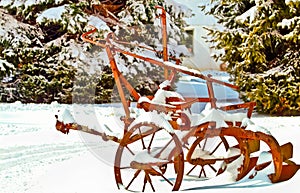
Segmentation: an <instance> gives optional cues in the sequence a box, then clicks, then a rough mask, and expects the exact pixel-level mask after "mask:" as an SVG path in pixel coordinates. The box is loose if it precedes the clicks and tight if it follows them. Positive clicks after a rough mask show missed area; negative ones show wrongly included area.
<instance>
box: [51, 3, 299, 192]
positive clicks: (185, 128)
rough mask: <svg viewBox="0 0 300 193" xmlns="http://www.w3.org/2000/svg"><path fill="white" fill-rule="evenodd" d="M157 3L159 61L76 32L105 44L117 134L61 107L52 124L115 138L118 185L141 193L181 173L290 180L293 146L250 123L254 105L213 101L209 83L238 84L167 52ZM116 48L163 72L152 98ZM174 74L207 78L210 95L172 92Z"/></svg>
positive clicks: (177, 180) (173, 182) (175, 181)
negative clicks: (117, 111) (129, 75)
mask: <svg viewBox="0 0 300 193" xmlns="http://www.w3.org/2000/svg"><path fill="white" fill-rule="evenodd" d="M157 8H158V9H161V10H162V12H161V15H160V17H161V20H162V23H163V29H162V34H163V51H162V54H163V59H159V58H150V57H148V56H142V55H139V54H135V53H132V52H130V51H129V49H126V45H128V44H129V43H127V44H124V42H120V41H118V40H117V38H116V37H115V35H114V34H113V33H110V34H108V36H107V38H106V41H105V43H103V41H101V42H100V41H99V40H97V39H93V38H92V37H90V35H91V34H92V33H94V32H96V28H94V29H92V30H91V31H89V32H87V33H85V34H83V35H82V38H83V40H84V41H87V42H90V43H92V44H95V45H98V46H100V47H103V48H105V49H106V52H107V55H108V58H109V61H110V67H111V69H112V72H113V75H114V79H115V83H116V86H117V89H118V93H119V96H120V99H121V102H122V107H123V108H124V112H125V113H124V116H122V117H121V120H122V121H121V122H122V125H121V127H122V131H123V133H122V135H114V134H113V132H110V133H107V132H101V131H97V130H96V129H94V128H89V127H88V126H86V125H80V124H78V123H77V122H76V120H75V119H74V118H73V116H72V115H71V113H70V112H69V111H67V110H66V111H63V112H62V115H57V116H56V118H57V121H56V129H57V130H58V131H61V132H63V133H65V134H66V133H69V131H70V130H78V131H82V132H86V133H91V134H93V135H99V136H101V137H102V138H103V139H104V140H111V141H114V142H116V143H118V148H117V151H116V154H115V161H114V174H115V180H116V184H117V187H118V188H119V189H126V190H129V191H143V192H144V191H146V190H147V189H150V190H152V191H159V190H161V189H162V190H164V191H166V189H167V188H168V187H169V190H173V191H176V190H179V189H180V186H181V184H182V181H183V180H184V178H186V177H187V176H189V177H192V179H195V180H196V179H197V178H199V179H201V180H204V179H210V178H213V177H222V175H225V174H226V175H227V176H228V174H230V176H231V177H232V179H233V180H234V181H239V180H242V179H255V177H256V176H257V175H259V173H260V172H261V171H263V170H267V171H268V173H267V174H268V176H267V177H268V178H269V180H270V181H271V182H273V183H275V182H281V181H285V180H288V179H290V178H291V177H292V176H293V175H294V174H295V173H296V172H297V170H298V169H299V165H297V164H295V163H294V162H293V161H291V158H292V156H293V146H292V144H291V143H286V144H283V145H280V144H279V143H278V141H277V140H276V139H275V138H274V137H273V136H272V135H271V134H270V132H269V131H268V130H267V129H265V128H263V127H260V126H257V125H255V124H254V123H253V122H252V121H251V116H252V112H253V110H254V108H255V102H245V103H239V104H233V105H225V106H219V105H218V103H217V99H216V97H215V93H214V87H213V85H221V86H224V87H228V88H231V89H234V90H237V89H238V87H237V86H235V85H232V84H230V83H228V82H223V81H221V80H218V79H215V78H214V77H212V76H210V75H204V74H202V73H201V72H200V71H198V70H194V69H190V68H188V67H185V66H181V65H180V60H178V59H176V58H174V57H170V56H168V51H167V41H166V39H167V32H166V25H165V24H166V12H165V10H164V9H163V8H162V7H157ZM135 46H136V45H135ZM143 47H144V46H143ZM147 49H148V50H150V48H147ZM153 51H155V50H153ZM117 52H118V53H122V54H124V55H129V56H132V57H135V58H138V59H141V60H144V61H147V62H149V63H151V64H153V65H158V66H160V67H162V69H164V72H165V73H164V75H165V81H163V82H162V83H161V84H160V85H159V89H158V90H157V92H156V93H155V95H154V96H141V95H140V94H139V93H138V92H137V91H136V90H135V89H134V88H133V86H132V85H131V84H130V83H129V82H128V81H127V80H126V78H125V77H124V76H123V75H122V73H121V72H120V70H119V69H118V65H117V62H118V61H116V60H115V57H114V54H115V53H117ZM176 73H182V74H186V75H189V76H193V77H196V78H200V79H202V80H203V81H205V83H206V86H207V92H208V97H195V98H190V97H184V96H182V95H181V94H179V93H178V92H176V90H175V91H173V90H172V89H171V87H172V85H173V84H174V81H175V78H174V77H175V74H176ZM125 89H127V91H128V92H129V93H130V95H131V97H133V98H134V99H135V100H136V101H137V104H136V108H138V109H139V110H140V111H139V114H138V115H136V114H135V116H132V113H131V110H130V108H131V107H130V105H131V103H130V102H129V99H127V98H126V95H125ZM199 102H205V103H208V104H209V105H208V107H207V108H205V109H204V110H203V111H202V112H200V113H195V112H192V111H191V110H190V108H191V106H192V105H193V104H194V103H199ZM241 109H243V111H239V110H241ZM106 127H107V128H109V124H107V125H106ZM113 129H114V128H110V129H107V130H112V131H113ZM261 144H264V146H265V148H264V149H261V147H262V145H261ZM162 183H163V184H166V185H163V186H162V185H161V184H162Z"/></svg>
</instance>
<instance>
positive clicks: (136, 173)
mask: <svg viewBox="0 0 300 193" xmlns="http://www.w3.org/2000/svg"><path fill="white" fill-rule="evenodd" d="M140 172H141V170H137V171H136V172H135V173H134V176H133V178H132V179H131V181H130V182H129V184H128V185H127V186H126V190H128V188H129V187H130V185H131V184H132V182H133V181H134V180H135V179H136V178H137V177H138V175H139V174H140Z"/></svg>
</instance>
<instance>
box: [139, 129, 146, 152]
mask: <svg viewBox="0 0 300 193" xmlns="http://www.w3.org/2000/svg"><path fill="white" fill-rule="evenodd" d="M139 132H140V136H142V132H141V128H139ZM141 142H142V146H143V149H146V146H145V142H144V138H143V137H141Z"/></svg>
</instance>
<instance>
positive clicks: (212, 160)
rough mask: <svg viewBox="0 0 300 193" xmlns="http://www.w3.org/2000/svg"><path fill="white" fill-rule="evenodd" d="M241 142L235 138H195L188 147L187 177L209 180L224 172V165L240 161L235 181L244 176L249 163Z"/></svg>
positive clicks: (245, 149)
mask: <svg viewBox="0 0 300 193" xmlns="http://www.w3.org/2000/svg"><path fill="white" fill-rule="evenodd" d="M243 146H244V143H243V141H242V140H240V139H238V138H235V137H229V136H226V137H224V136H223V137H221V136H215V137H197V138H196V139H195V140H194V142H193V143H192V145H191V146H190V148H189V150H188V152H187V156H186V160H187V161H188V162H189V163H190V164H191V167H189V168H188V169H187V171H188V172H187V175H188V176H193V177H197V178H203V179H209V178H212V177H215V176H217V175H219V174H221V173H222V172H224V170H226V165H228V164H230V163H231V162H233V161H236V160H238V159H240V160H241V161H240V162H241V163H240V164H241V168H236V170H237V171H238V170H239V174H238V176H237V179H238V178H240V177H241V176H243V175H244V169H243V168H247V164H248V162H249V156H248V155H249V154H248V152H247V148H244V147H243Z"/></svg>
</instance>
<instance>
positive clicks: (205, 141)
mask: <svg viewBox="0 0 300 193" xmlns="http://www.w3.org/2000/svg"><path fill="white" fill-rule="evenodd" d="M207 140H208V138H205V140H204V145H203V147H202V150H203V151H204V149H205V146H206V143H207ZM199 145H200V143H199Z"/></svg>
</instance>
